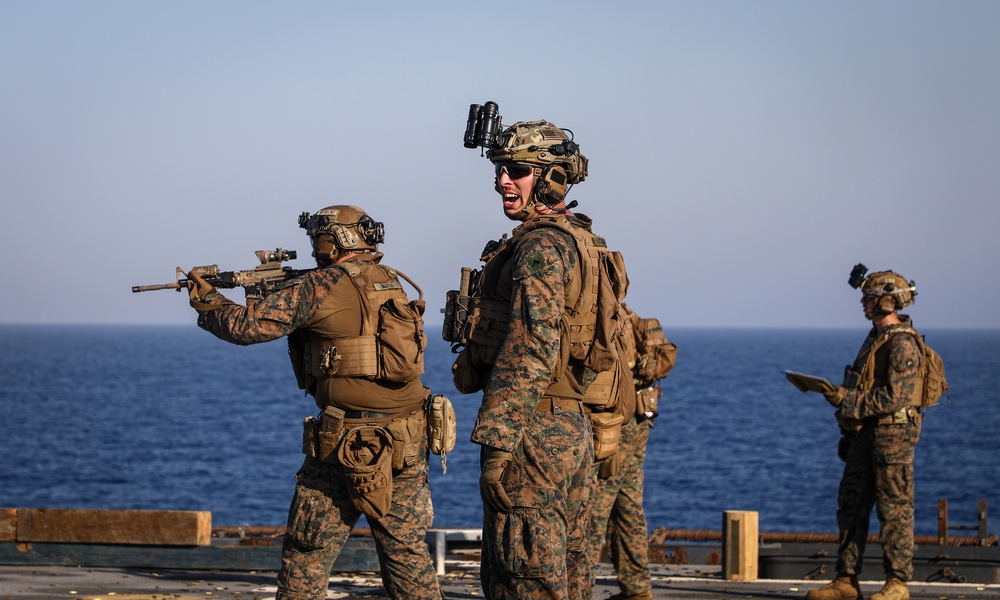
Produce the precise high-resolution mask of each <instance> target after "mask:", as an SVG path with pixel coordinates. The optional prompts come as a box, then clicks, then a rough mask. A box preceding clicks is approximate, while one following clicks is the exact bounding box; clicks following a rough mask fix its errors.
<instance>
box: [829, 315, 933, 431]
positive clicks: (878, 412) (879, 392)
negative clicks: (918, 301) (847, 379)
mask: <svg viewBox="0 0 1000 600" xmlns="http://www.w3.org/2000/svg"><path fill="white" fill-rule="evenodd" d="M900 319H901V320H902V321H903V322H902V323H900V324H898V325H889V326H888V327H887V328H886V330H885V331H884V332H882V334H881V335H885V334H889V339H888V340H887V341H886V342H885V343H884V344H881V345H880V346H878V347H875V346H876V342H877V341H878V339H879V337H881V335H880V334H878V333H877V332H876V330H875V328H874V327H873V328H872V330H871V331H870V332H869V333H868V337H867V338H866V339H865V341H864V343H863V344H862V345H861V350H860V351H859V352H858V357H857V358H856V359H855V360H854V366H853V370H854V371H856V372H858V373H860V374H861V379H860V381H859V382H858V385H857V387H856V388H855V389H852V390H848V393H847V396H846V397H845V398H844V401H843V403H842V404H841V406H840V411H841V414H842V415H843V416H845V417H849V418H852V419H865V418H868V417H877V416H882V415H890V414H893V413H895V412H897V411H900V410H902V409H904V408H906V407H907V406H910V405H912V404H914V402H913V401H914V395H915V394H916V392H917V390H918V384H919V382H920V375H921V370H920V369H921V367H922V364H921V350H920V346H919V344H917V341H916V340H915V339H914V338H913V336H912V334H910V333H907V332H903V331H899V332H895V333H893V332H894V330H897V329H900V330H901V329H905V328H911V325H910V319H909V317H907V316H906V315H900ZM873 349H874V351H875V353H876V354H875V361H874V368H873V369H871V370H870V372H865V366H866V364H867V363H868V361H869V355H870V354H871V352H872V350H873ZM917 404H919V402H918V403H917Z"/></svg>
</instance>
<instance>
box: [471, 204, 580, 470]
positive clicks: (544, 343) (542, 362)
mask: <svg viewBox="0 0 1000 600" xmlns="http://www.w3.org/2000/svg"><path fill="white" fill-rule="evenodd" d="M567 220H568V221H569V223H570V224H571V225H572V226H574V227H581V228H584V229H586V230H587V231H589V230H590V224H591V221H590V219H589V218H588V217H586V216H584V215H571V216H568V219H567ZM507 256H509V260H507V261H506V263H503V264H490V263H487V265H486V266H484V268H483V277H484V278H487V277H488V276H489V275H490V271H491V270H493V269H498V270H499V276H498V277H497V279H496V290H492V291H495V292H496V293H497V294H498V295H500V296H509V298H510V324H509V329H508V332H507V337H506V339H505V340H504V343H503V346H502V347H501V349H500V353H499V355H498V356H497V359H496V362H495V363H494V365H493V370H492V372H491V374H490V377H489V381H488V382H487V383H486V387H485V389H484V391H483V402H482V406H480V409H479V416H478V418H477V419H476V424H475V427H474V428H473V432H472V441H473V442H475V443H477V444H482V445H484V446H492V447H494V448H499V449H502V450H507V451H511V452H513V451H514V450H515V449H516V448H517V447H518V445H519V444H520V443H521V436H522V433H523V430H524V427H525V424H526V423H528V422H529V421H530V420H531V418H532V415H533V414H534V412H535V408H536V407H537V405H538V402H539V400H541V398H542V396H544V395H546V393H547V392H551V391H553V390H552V389H550V388H553V386H558V388H559V390H558V394H555V395H558V396H560V397H564V398H575V399H582V398H583V393H584V391H585V383H584V380H586V382H587V384H589V382H590V381H592V380H593V377H594V376H595V374H594V373H593V371H590V370H589V369H585V368H584V367H583V366H582V365H577V364H574V363H575V362H576V361H573V360H570V359H569V357H568V348H565V346H566V344H561V343H560V341H561V334H562V331H561V325H560V324H561V322H562V318H563V315H564V311H565V310H566V307H567V304H568V303H569V302H570V301H574V300H575V299H574V298H567V297H566V291H567V288H568V287H569V285H570V283H571V280H572V278H574V277H579V273H578V262H579V259H578V256H577V247H576V242H575V241H574V239H573V237H572V236H571V235H570V234H568V233H565V232H562V231H560V230H558V229H556V228H551V227H540V228H538V229H535V230H533V231H530V232H528V233H527V234H525V235H523V236H521V237H520V238H519V239H518V240H517V243H516V246H515V247H514V249H513V252H511V253H510V254H508V255H507ZM490 262H497V261H490ZM588 378H589V379H588Z"/></svg>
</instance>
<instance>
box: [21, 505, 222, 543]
mask: <svg viewBox="0 0 1000 600" xmlns="http://www.w3.org/2000/svg"><path fill="white" fill-rule="evenodd" d="M211 538H212V513H210V512H206V511H184V510H98V509H79V508H18V509H17V541H19V542H53V543H75V544H136V545H143V544H146V545H163V546H207V545H209V544H210V543H211Z"/></svg>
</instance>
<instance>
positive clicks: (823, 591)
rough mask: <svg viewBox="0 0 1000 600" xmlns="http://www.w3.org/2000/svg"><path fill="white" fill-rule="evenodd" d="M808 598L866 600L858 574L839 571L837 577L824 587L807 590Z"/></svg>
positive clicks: (817, 599) (814, 599) (815, 599)
mask: <svg viewBox="0 0 1000 600" xmlns="http://www.w3.org/2000/svg"><path fill="white" fill-rule="evenodd" d="M806 600H864V599H863V597H862V596H861V586H859V585H858V576H857V575H847V574H845V573H838V574H837V578H836V579H834V580H833V581H831V582H830V583H828V584H826V585H824V586H823V587H820V588H816V589H815V590H809V591H808V592H806Z"/></svg>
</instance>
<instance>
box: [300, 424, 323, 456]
mask: <svg viewBox="0 0 1000 600" xmlns="http://www.w3.org/2000/svg"><path fill="white" fill-rule="evenodd" d="M318 446H319V419H317V418H316V417H306V418H305V419H303V420H302V454H305V455H306V456H308V457H309V458H316V457H317V456H318V455H319V451H318Z"/></svg>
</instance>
